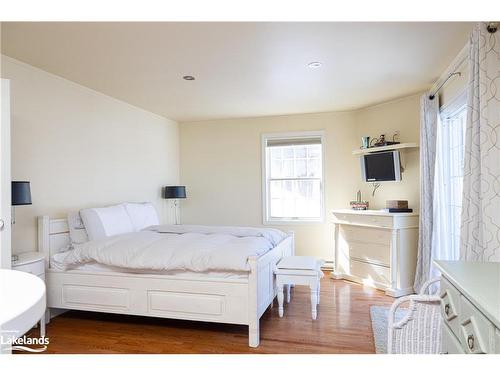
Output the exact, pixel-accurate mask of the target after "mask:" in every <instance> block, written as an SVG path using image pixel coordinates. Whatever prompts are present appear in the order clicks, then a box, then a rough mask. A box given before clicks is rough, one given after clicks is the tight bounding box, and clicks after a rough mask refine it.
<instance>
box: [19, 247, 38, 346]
mask: <svg viewBox="0 0 500 375" xmlns="http://www.w3.org/2000/svg"><path fill="white" fill-rule="evenodd" d="M17 256H18V259H17V260H15V261H13V262H12V269H13V270H14V271H21V272H27V273H31V274H33V275H35V276H38V277H39V278H40V279H42V281H43V282H44V283H45V257H44V255H43V254H42V253H39V252H37V251H33V252H28V253H20V254H17ZM40 336H41V337H43V336H45V313H44V314H43V315H42V317H41V318H40Z"/></svg>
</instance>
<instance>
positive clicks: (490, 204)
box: [460, 22, 500, 261]
mask: <svg viewBox="0 0 500 375" xmlns="http://www.w3.org/2000/svg"><path fill="white" fill-rule="evenodd" d="M469 64H470V66H469V85H468V88H467V113H468V114H467V129H466V144H465V160H464V188H463V210H462V231H461V238H460V242H461V248H460V257H461V259H464V260H474V261H500V181H499V176H500V104H499V103H500V31H497V32H493V33H490V32H488V30H487V24H486V23H484V22H481V23H478V24H477V25H476V26H475V27H474V30H473V31H472V34H471V37H470V42H469Z"/></svg>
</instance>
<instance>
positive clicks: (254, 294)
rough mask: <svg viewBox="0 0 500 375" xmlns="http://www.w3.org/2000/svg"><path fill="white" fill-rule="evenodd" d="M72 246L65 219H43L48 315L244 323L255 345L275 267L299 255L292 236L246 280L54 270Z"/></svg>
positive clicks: (257, 261) (256, 263)
mask: <svg viewBox="0 0 500 375" xmlns="http://www.w3.org/2000/svg"><path fill="white" fill-rule="evenodd" d="M68 244H69V229H68V222H67V220H66V219H50V218H49V217H48V216H40V217H39V218H38V247H39V251H40V252H43V253H44V255H45V266H46V274H45V276H46V284H47V308H48V309H49V312H48V314H47V315H48V316H49V317H50V309H72V310H84V311H98V312H106V313H117V314H129V315H142V316H153V317H162V318H171V319H184V320H196V321H204V322H219V323H231V324H242V325H248V334H249V338H248V342H249V346H251V347H257V346H258V345H259V319H260V317H261V316H262V314H263V313H264V312H265V311H266V309H267V307H268V306H269V305H270V304H271V303H272V301H273V299H274V298H275V296H276V287H275V277H274V267H275V265H276V263H277V262H278V261H279V260H280V259H281V258H282V257H283V256H287V255H293V254H294V237H293V233H289V235H288V236H287V237H286V238H285V239H283V240H282V241H281V242H280V243H279V244H278V245H277V246H276V247H275V248H273V249H272V250H270V251H269V252H267V253H265V254H263V255H261V256H252V257H250V258H249V260H248V263H249V264H250V272H249V275H248V278H245V279H231V278H214V277H206V276H205V277H204V276H202V275H200V276H193V277H192V276H189V277H188V276H172V275H161V274H134V273H119V272H92V271H81V270H70V271H58V270H55V269H51V267H50V259H51V256H53V255H54V254H56V253H58V252H60V251H61V249H63V248H64V247H65V246H67V245H68ZM48 320H50V319H48Z"/></svg>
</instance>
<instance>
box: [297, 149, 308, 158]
mask: <svg viewBox="0 0 500 375" xmlns="http://www.w3.org/2000/svg"><path fill="white" fill-rule="evenodd" d="M306 155H307V146H295V157H296V158H305V157H306Z"/></svg>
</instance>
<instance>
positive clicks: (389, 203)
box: [385, 199, 408, 208]
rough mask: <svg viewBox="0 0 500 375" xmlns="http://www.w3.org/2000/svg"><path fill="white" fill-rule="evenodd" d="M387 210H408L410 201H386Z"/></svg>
mask: <svg viewBox="0 0 500 375" xmlns="http://www.w3.org/2000/svg"><path fill="white" fill-rule="evenodd" d="M385 208H408V201H405V200H399V199H395V200H386V201H385Z"/></svg>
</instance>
